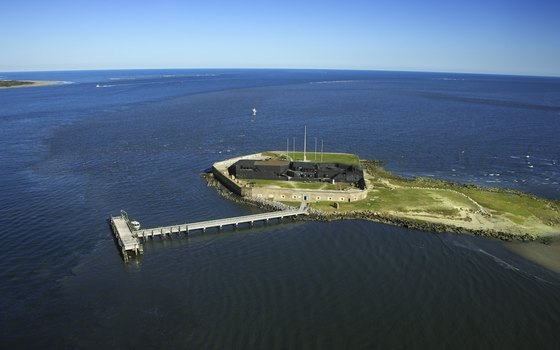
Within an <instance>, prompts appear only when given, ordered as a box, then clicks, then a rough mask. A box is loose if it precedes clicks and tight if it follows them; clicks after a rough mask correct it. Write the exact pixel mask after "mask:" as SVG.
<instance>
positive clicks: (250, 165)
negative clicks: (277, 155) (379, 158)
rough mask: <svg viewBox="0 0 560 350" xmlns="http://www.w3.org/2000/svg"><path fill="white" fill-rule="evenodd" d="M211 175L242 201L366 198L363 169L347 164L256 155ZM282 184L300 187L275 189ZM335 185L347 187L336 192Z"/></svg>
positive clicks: (220, 166) (221, 165)
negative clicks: (288, 183)
mask: <svg viewBox="0 0 560 350" xmlns="http://www.w3.org/2000/svg"><path fill="white" fill-rule="evenodd" d="M212 172H213V174H214V177H215V178H216V179H217V180H219V181H220V182H221V183H222V184H223V185H224V186H225V187H227V188H228V189H230V190H231V191H232V192H234V193H236V194H238V195H240V196H242V197H249V198H262V199H269V200H279V201H332V202H353V201H358V200H362V199H365V198H366V197H367V190H366V188H365V187H366V186H365V181H364V171H363V169H362V168H360V167H358V166H355V165H349V164H341V163H316V162H302V161H287V160H277V159H273V158H272V157H270V156H265V155H263V154H262V153H257V154H252V155H248V156H243V157H239V158H233V159H228V160H225V161H223V162H218V163H215V164H214V165H213V167H212ZM251 180H275V181H271V184H270V185H267V183H266V182H264V183H263V182H262V181H261V182H259V184H258V185H255V184H254V182H253V181H251ZM284 181H286V182H292V181H295V182H297V183H300V185H297V184H294V185H293V186H278V185H279V184H281V183H282V182H284ZM306 183H307V184H311V185H310V186H307V184H306ZM313 183H315V185H312V184H313ZM321 183H324V184H325V186H322V185H320V184H321ZM334 184H346V186H340V187H341V188H343V189H338V188H337V187H338V186H337V187H335V186H333V185H334ZM329 185H330V186H329Z"/></svg>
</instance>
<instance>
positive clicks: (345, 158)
mask: <svg viewBox="0 0 560 350" xmlns="http://www.w3.org/2000/svg"><path fill="white" fill-rule="evenodd" d="M263 154H264V155H267V156H271V157H274V158H277V159H286V152H281V151H274V152H264V153H263ZM289 156H290V160H297V161H302V160H303V152H295V154H294V152H290V154H289ZM307 161H309V162H316V163H342V164H348V165H355V166H360V158H359V157H358V156H357V155H355V154H350V153H323V158H322V161H321V154H320V153H317V156H315V152H307Z"/></svg>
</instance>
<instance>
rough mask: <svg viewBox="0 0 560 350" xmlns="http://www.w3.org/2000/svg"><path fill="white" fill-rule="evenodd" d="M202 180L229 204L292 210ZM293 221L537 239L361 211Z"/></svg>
mask: <svg viewBox="0 0 560 350" xmlns="http://www.w3.org/2000/svg"><path fill="white" fill-rule="evenodd" d="M203 177H204V178H205V179H206V181H207V182H208V186H209V187H214V188H216V189H217V191H218V193H220V195H221V196H222V197H224V198H227V199H228V200H231V201H234V202H237V203H241V204H247V205H252V206H256V207H259V208H261V209H265V210H286V209H290V208H293V209H295V206H290V205H287V204H284V203H280V202H276V201H267V200H257V199H252V198H243V197H240V196H238V195H236V194H233V193H231V192H230V191H229V190H228V189H227V188H225V187H224V186H223V185H222V184H221V183H220V182H219V181H218V180H216V179H215V178H214V176H213V175H212V174H204V175H203ZM296 220H315V221H335V220H368V221H373V222H379V223H383V224H389V225H393V226H398V227H404V228H409V229H413V230H418V231H425V232H432V233H459V234H472V235H476V236H484V237H492V238H496V239H500V240H502V241H520V242H530V241H535V240H537V237H535V236H533V235H531V234H528V233H525V234H513V233H509V232H501V231H496V230H490V229H487V230H473V229H467V228H464V227H459V226H454V225H447V224H442V223H433V222H426V221H421V220H415V219H409V218H403V217H398V216H395V215H391V214H387V213H380V212H375V211H370V210H360V211H337V212H324V211H321V210H317V209H314V208H310V209H309V215H308V216H300V217H298V218H296Z"/></svg>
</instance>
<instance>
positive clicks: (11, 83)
mask: <svg viewBox="0 0 560 350" xmlns="http://www.w3.org/2000/svg"><path fill="white" fill-rule="evenodd" d="M57 84H62V83H61V82H59V81H43V80H0V89H6V88H20V87H33V86H46V85H57Z"/></svg>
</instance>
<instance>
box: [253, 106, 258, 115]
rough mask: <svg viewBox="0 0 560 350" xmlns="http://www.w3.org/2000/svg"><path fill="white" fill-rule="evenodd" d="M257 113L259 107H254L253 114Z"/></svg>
mask: <svg viewBox="0 0 560 350" xmlns="http://www.w3.org/2000/svg"><path fill="white" fill-rule="evenodd" d="M255 115H257V109H256V108H253V116H255Z"/></svg>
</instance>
